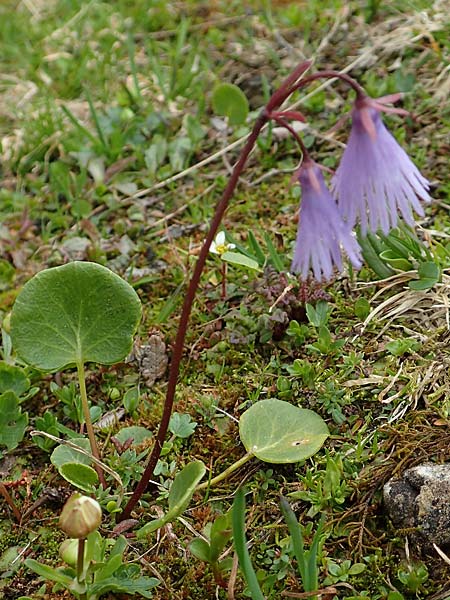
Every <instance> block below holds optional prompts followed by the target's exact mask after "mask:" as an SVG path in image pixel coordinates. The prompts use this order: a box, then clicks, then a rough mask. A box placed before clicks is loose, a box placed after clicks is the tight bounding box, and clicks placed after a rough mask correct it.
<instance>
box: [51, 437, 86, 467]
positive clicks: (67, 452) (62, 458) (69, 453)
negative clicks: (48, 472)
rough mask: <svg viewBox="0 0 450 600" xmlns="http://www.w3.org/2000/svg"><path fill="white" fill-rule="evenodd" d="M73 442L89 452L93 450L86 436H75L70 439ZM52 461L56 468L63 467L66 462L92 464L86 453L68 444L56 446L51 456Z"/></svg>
mask: <svg viewBox="0 0 450 600" xmlns="http://www.w3.org/2000/svg"><path fill="white" fill-rule="evenodd" d="M70 441H71V442H72V444H75V445H76V446H79V447H80V448H82V449H83V450H86V451H87V452H90V451H91V446H90V444H89V440H88V439H86V438H73V439H71V440H70ZM50 462H51V463H52V464H53V465H55V467H56V468H58V469H59V468H60V467H62V465H65V464H66V463H80V464H83V465H90V464H91V462H92V461H91V459H90V458H89V456H86V454H83V453H81V452H78V451H77V450H75V448H72V447H71V446H66V445H64V444H61V445H60V446H56V448H55V449H54V450H53V452H52V454H51V456H50Z"/></svg>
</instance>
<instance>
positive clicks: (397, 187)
mask: <svg viewBox="0 0 450 600" xmlns="http://www.w3.org/2000/svg"><path fill="white" fill-rule="evenodd" d="M400 97H401V95H400V94H393V95H391V96H385V97H384V98H378V99H377V100H374V99H372V98H369V97H368V96H363V95H360V96H359V97H358V98H357V100H356V102H355V105H354V108H353V110H352V113H351V116H352V129H351V133H350V137H349V140H348V142H347V147H346V149H345V151H344V154H343V156H342V159H341V162H340V165H339V167H338V169H337V171H336V174H335V175H334V177H333V179H332V182H331V189H332V193H333V195H334V196H335V198H336V200H337V203H338V207H339V211H340V213H341V215H342V216H343V218H344V219H345V221H346V223H347V225H348V226H349V227H350V228H353V227H354V226H355V224H356V223H357V222H359V223H360V224H361V233H362V234H363V235H365V234H366V233H367V231H368V230H370V231H373V232H375V231H377V230H378V229H381V231H382V232H383V233H385V234H387V233H388V232H389V230H390V229H392V228H393V227H395V226H396V225H397V221H398V213H399V212H400V214H401V215H402V217H403V218H404V220H405V221H406V223H408V225H414V217H413V213H412V211H413V210H414V211H415V212H416V213H417V214H418V215H420V216H423V215H424V211H423V207H422V205H421V204H420V200H424V201H425V202H429V201H430V200H431V198H430V196H429V194H428V190H429V183H428V181H427V179H425V177H423V176H422V175H421V173H420V171H419V170H418V169H417V167H416V166H415V165H414V164H413V163H412V161H411V159H410V158H409V156H408V155H407V154H406V152H405V151H404V150H403V148H401V146H400V145H399V144H398V142H397V141H396V139H395V138H394V137H393V136H392V134H391V133H390V132H389V131H388V130H387V129H386V127H385V125H384V124H383V121H382V119H381V115H380V112H381V111H383V112H394V113H398V114H408V113H407V111H405V110H402V109H396V108H389V107H387V106H385V103H387V102H394V101H395V100H398V99H399V98H400ZM419 199H420V200H419Z"/></svg>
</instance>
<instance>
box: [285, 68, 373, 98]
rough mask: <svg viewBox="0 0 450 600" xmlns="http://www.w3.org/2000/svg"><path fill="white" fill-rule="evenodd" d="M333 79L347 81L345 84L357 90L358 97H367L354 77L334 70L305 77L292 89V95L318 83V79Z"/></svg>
mask: <svg viewBox="0 0 450 600" xmlns="http://www.w3.org/2000/svg"><path fill="white" fill-rule="evenodd" d="M333 78H336V79H341V80H342V81H345V83H346V84H347V85H349V86H350V87H351V88H353V89H354V90H355V92H356V94H357V95H358V97H361V96H366V95H367V94H366V92H365V91H364V88H363V87H362V86H360V85H359V83H358V82H357V81H355V79H353V77H350V75H347V74H346V73H340V72H339V71H333V70H328V71H317V73H314V74H313V75H309V76H308V77H304V78H303V79H301V80H300V81H298V82H297V83H295V84H294V85H293V86H292V87H291V90H290V93H291V94H292V93H293V92H295V91H296V90H299V89H300V88H302V87H305V85H308V84H310V83H312V82H313V81H316V80H317V79H333Z"/></svg>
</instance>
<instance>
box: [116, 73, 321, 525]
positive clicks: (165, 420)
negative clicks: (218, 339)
mask: <svg viewBox="0 0 450 600" xmlns="http://www.w3.org/2000/svg"><path fill="white" fill-rule="evenodd" d="M310 65H311V62H310V61H306V62H304V63H302V64H300V65H299V66H298V67H297V68H296V69H294V71H293V72H292V73H291V74H290V75H289V76H288V77H287V78H286V79H285V80H284V82H283V83H282V84H281V86H280V87H279V88H278V89H277V90H276V91H275V92H274V93H273V95H272V96H271V98H270V99H269V101H268V103H267V105H266V107H265V108H264V109H263V111H262V112H261V113H260V115H259V117H258V119H257V120H256V123H255V125H254V127H253V129H252V132H251V133H250V135H249V137H248V138H247V142H246V144H245V146H244V147H243V148H242V151H241V154H240V156H239V159H238V161H237V163H236V164H235V166H234V169H233V172H232V174H231V177H230V180H229V181H228V185H227V187H226V188H225V190H224V192H223V195H222V198H221V199H220V200H219V202H218V204H217V207H216V212H215V213H214V216H213V218H212V220H211V224H210V227H209V231H208V235H207V236H206V240H205V242H204V244H203V246H202V248H201V250H200V254H199V257H198V260H197V263H196V265H195V268H194V273H193V275H192V278H191V280H190V282H189V287H188V290H187V293H186V297H185V300H184V304H183V308H182V311H181V317H180V322H179V325H178V331H177V335H176V338H175V344H174V347H173V354H172V361H171V364H170V372H169V381H168V385H167V393H166V399H165V402H164V409H163V414H162V417H161V422H160V425H159V429H158V433H157V436H156V440H155V444H154V446H153V450H152V453H151V455H150V458H149V461H148V464H147V466H146V468H145V471H144V473H143V474H142V477H141V480H140V481H139V483H138V484H137V486H136V488H135V490H134V492H133V495H132V496H131V498H130V500H129V501H128V503H127V505H126V506H125V508H124V510H123V511H122V513H121V514H120V515H119V516H118V518H117V520H118V521H122V520H124V519H128V518H129V517H130V515H131V512H132V510H133V508H134V507H135V506H136V504H137V502H138V501H139V499H140V498H141V496H142V495H143V494H144V492H145V491H146V489H147V488H148V486H149V483H150V480H151V479H152V477H153V472H154V470H155V467H156V464H157V462H158V459H159V457H160V455H161V450H162V447H163V444H164V440H165V438H166V434H167V430H168V427H169V421H170V416H171V414H172V408H173V402H174V398H175V391H176V386H177V381H178V375H179V371H180V363H181V358H182V355H183V347H184V340H185V338H186V332H187V327H188V323H189V317H190V314H191V309H192V305H193V302H194V299H195V294H196V292H197V288H198V285H199V282H200V277H201V274H202V271H203V268H204V266H205V263H206V259H207V256H208V253H209V248H210V246H211V242H212V241H213V239H214V237H215V235H216V232H217V230H218V228H219V225H220V223H221V221H222V217H223V215H224V213H225V211H226V209H227V208H228V204H229V202H230V200H231V198H232V196H233V194H234V190H235V189H236V186H237V183H238V181H239V177H240V176H241V173H242V171H243V169H244V166H245V163H246V162H247V158H248V156H249V155H250V153H251V151H252V150H253V147H254V146H255V143H256V140H257V139H258V136H259V134H260V133H261V130H262V128H263V127H264V125H265V124H266V123H267V122H268V121H269V120H270V118H271V113H272V112H273V111H276V110H277V109H278V108H280V106H281V105H282V104H283V102H284V101H285V100H286V99H287V98H288V97H289V96H290V94H291V93H292V89H293V86H295V85H297V83H298V80H299V78H300V77H301V76H302V75H303V73H304V72H305V71H306V70H307V69H308V68H309V67H310Z"/></svg>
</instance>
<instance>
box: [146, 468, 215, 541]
mask: <svg viewBox="0 0 450 600" xmlns="http://www.w3.org/2000/svg"><path fill="white" fill-rule="evenodd" d="M205 472H206V467H205V465H204V464H203V463H202V462H201V461H200V460H195V461H194V462H191V463H189V464H187V465H186V466H185V467H184V468H183V469H182V470H181V471H180V472H179V473H178V475H177V476H176V477H175V479H174V480H173V483H172V486H171V488H170V492H169V510H168V511H167V513H166V514H165V515H164V516H162V517H161V518H159V519H155V520H153V521H150V523H147V525H144V527H142V528H141V529H139V530H138V531H137V532H136V534H137V537H138V539H139V538H143V537H145V536H146V535H147V534H148V533H151V532H152V531H156V529H159V528H160V527H162V526H163V525H165V524H166V523H170V522H171V521H174V520H175V519H177V518H178V517H179V516H180V515H181V514H182V513H183V512H184V510H185V509H186V507H187V505H188V504H189V502H190V501H191V498H192V496H193V495H194V492H195V488H196V487H197V485H198V483H199V481H200V480H201V478H202V477H203V475H204V474H205Z"/></svg>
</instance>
